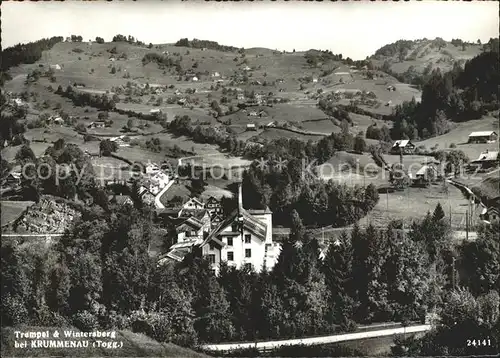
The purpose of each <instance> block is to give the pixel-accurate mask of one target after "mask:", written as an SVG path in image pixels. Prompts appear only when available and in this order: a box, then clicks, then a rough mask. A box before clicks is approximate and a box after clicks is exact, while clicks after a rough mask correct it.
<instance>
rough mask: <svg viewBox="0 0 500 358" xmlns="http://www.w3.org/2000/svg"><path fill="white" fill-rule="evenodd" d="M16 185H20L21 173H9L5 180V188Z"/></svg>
mask: <svg viewBox="0 0 500 358" xmlns="http://www.w3.org/2000/svg"><path fill="white" fill-rule="evenodd" d="M18 184H21V173H17V172H11V173H9V175H7V177H6V178H5V185H6V186H12V185H18Z"/></svg>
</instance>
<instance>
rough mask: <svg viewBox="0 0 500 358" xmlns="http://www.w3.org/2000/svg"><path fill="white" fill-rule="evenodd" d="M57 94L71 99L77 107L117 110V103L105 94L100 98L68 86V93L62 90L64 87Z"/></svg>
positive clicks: (59, 88)
mask: <svg viewBox="0 0 500 358" xmlns="http://www.w3.org/2000/svg"><path fill="white" fill-rule="evenodd" d="M55 93H57V94H59V95H60V96H62V97H65V98H69V99H70V100H71V101H73V103H74V104H75V105H76V106H80V107H83V106H90V107H94V108H97V109H100V110H102V111H111V110H113V109H114V108H115V102H114V101H113V100H112V99H109V97H108V96H107V95H105V94H102V95H100V96H99V95H95V94H91V93H88V92H80V91H78V90H76V91H75V90H74V89H73V87H71V86H68V87H67V88H66V91H64V90H63V89H62V86H59V87H58V88H57V90H56V92H55Z"/></svg>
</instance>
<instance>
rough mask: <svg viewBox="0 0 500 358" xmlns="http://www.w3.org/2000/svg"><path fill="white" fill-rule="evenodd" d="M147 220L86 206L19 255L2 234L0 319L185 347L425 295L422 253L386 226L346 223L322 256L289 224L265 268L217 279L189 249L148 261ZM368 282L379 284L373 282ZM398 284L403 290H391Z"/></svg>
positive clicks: (388, 313)
mask: <svg viewBox="0 0 500 358" xmlns="http://www.w3.org/2000/svg"><path fill="white" fill-rule="evenodd" d="M149 217H150V214H149V213H148V212H146V211H144V212H139V211H137V210H136V209H134V208H132V207H127V206H125V207H120V208H118V207H114V211H113V212H112V213H109V214H106V213H104V212H102V211H100V210H97V209H91V210H89V211H88V212H86V213H85V214H84V215H83V218H82V219H81V220H78V221H77V222H76V223H75V225H74V228H73V229H72V230H70V231H68V232H67V233H66V234H65V236H64V237H63V238H62V239H61V241H60V242H59V243H58V244H57V245H56V246H55V248H54V249H53V250H50V251H46V250H41V249H39V248H33V251H32V252H25V251H24V252H23V251H21V250H20V249H18V248H17V247H16V246H15V245H12V244H9V243H7V242H2V270H3V275H4V276H3V280H2V322H4V324H6V325H14V324H19V323H25V324H26V323H31V324H37V325H43V326H51V325H57V326H60V325H61V324H62V323H63V322H65V321H66V322H69V323H71V324H74V325H76V326H77V327H78V328H80V329H96V328H104V327H106V328H111V327H114V328H119V329H120V328H125V327H128V328H132V329H133V330H134V331H138V332H143V333H146V334H149V335H151V336H152V337H153V338H155V339H158V340H160V341H173V342H176V343H179V344H182V345H191V344H194V343H196V342H197V341H205V342H206V341H208V342H217V341H225V340H241V339H251V338H257V337H260V338H264V337H266V338H269V337H272V338H278V337H292V336H302V335H308V334H319V333H327V332H331V331H333V329H334V327H335V325H336V324H339V323H341V322H344V323H347V321H348V320H349V319H351V318H353V317H355V316H356V315H357V312H369V313H370V314H369V315H368V316H366V317H367V320H368V321H369V320H370V319H376V317H381V318H386V317H390V318H394V319H398V318H399V317H397V315H400V314H401V312H408V318H410V319H416V318H418V314H419V313H421V312H420V311H421V310H423V303H424V302H426V301H427V300H428V297H429V296H428V295H426V294H425V293H426V292H427V287H426V286H425V285H424V284H421V285H420V284H419V285H415V284H410V282H413V280H417V281H419V282H423V283H425V282H427V281H428V280H429V273H428V270H427V269H426V266H425V265H426V263H427V261H426V260H427V256H426V255H425V253H424V250H423V249H418V247H420V246H419V245H420V244H419V243H417V242H413V241H412V240H411V239H410V238H409V237H406V238H401V237H400V234H398V232H397V230H395V229H393V228H388V230H387V232H384V231H377V230H375V229H373V228H369V229H367V231H366V232H365V231H362V230H359V229H355V234H353V235H352V237H351V239H349V236H347V235H344V236H343V237H342V238H341V239H340V243H341V244H340V245H339V246H331V248H330V251H329V252H328V254H327V257H326V259H325V261H324V262H321V260H319V258H318V254H319V252H318V243H317V242H316V240H314V239H309V238H307V237H305V236H303V237H301V236H297V235H301V234H300V233H299V228H298V227H295V232H294V235H295V238H294V239H293V240H290V241H287V242H285V243H284V245H283V250H282V253H281V256H280V258H279V261H278V264H277V265H276V267H275V269H274V270H273V272H272V273H270V274H256V273H252V272H249V271H245V270H242V271H237V270H233V269H230V268H227V267H222V273H221V275H220V276H219V278H216V277H215V276H213V274H212V272H211V270H210V267H209V263H208V262H207V261H205V260H202V259H199V258H195V257H188V258H187V259H186V260H185V261H184V262H182V263H180V264H178V265H175V266H173V265H166V266H157V265H156V263H155V262H154V261H153V260H152V259H151V258H150V257H149V255H148V245H149V244H150V243H151V241H152V240H153V238H154V237H155V236H157V235H159V234H160V232H158V228H157V227H156V226H155V225H153V223H152V222H151V221H149V219H148V218H149ZM297 238H300V239H301V241H302V245H301V247H300V246H299V245H296V244H295V241H296V240H297ZM395 240H397V242H398V244H397V245H396V244H395V243H396V241H395ZM340 258H342V260H341V259H340ZM389 263H390V265H389ZM374 265H375V266H377V267H375V269H374V267H373V266H374ZM394 265H396V267H398V268H399V269H398V270H396V271H394V270H393V268H394ZM376 268H378V269H379V270H377V269H376ZM416 268H418V269H417V270H416ZM390 272H394V273H393V274H392V275H391V274H390ZM396 273H399V274H398V275H397V276H395V277H393V276H394V274H396ZM370 275H377V277H372V276H370ZM354 277H356V282H354V280H353V279H354ZM358 277H365V278H366V280H364V281H363V280H361V279H358ZM374 279H378V280H379V282H380V284H381V285H382V286H381V287H382V288H379V287H377V288H375V287H372V286H371V282H373V280H374ZM410 280H411V281H410ZM346 282H350V283H349V284H345V283H346ZM401 285H403V286H405V285H406V287H408V286H409V288H408V289H409V292H406V293H405V294H402V293H400V292H398V287H401ZM371 287H372V288H371ZM409 295H410V296H409ZM414 296H415V297H417V298H416V299H415V300H413V301H411V302H410V301H409V300H408V297H414ZM353 302H359V304H357V305H355V307H353V305H354V303H353ZM402 307H405V308H406V309H405V310H403V309H401V308H402ZM351 312H352V313H351ZM360 314H361V313H360ZM363 315H364V313H363ZM347 327H348V326H346V328H347Z"/></svg>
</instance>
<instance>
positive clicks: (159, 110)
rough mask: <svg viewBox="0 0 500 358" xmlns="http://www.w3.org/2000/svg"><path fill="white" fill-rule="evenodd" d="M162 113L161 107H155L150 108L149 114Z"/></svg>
mask: <svg viewBox="0 0 500 358" xmlns="http://www.w3.org/2000/svg"><path fill="white" fill-rule="evenodd" d="M160 113H161V109H159V108H153V109H150V110H149V114H160Z"/></svg>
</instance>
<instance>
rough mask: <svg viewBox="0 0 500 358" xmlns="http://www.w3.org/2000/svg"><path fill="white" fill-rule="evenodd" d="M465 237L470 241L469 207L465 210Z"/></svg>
mask: <svg viewBox="0 0 500 358" xmlns="http://www.w3.org/2000/svg"><path fill="white" fill-rule="evenodd" d="M465 239H466V240H467V241H469V209H467V211H466V212H465Z"/></svg>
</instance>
